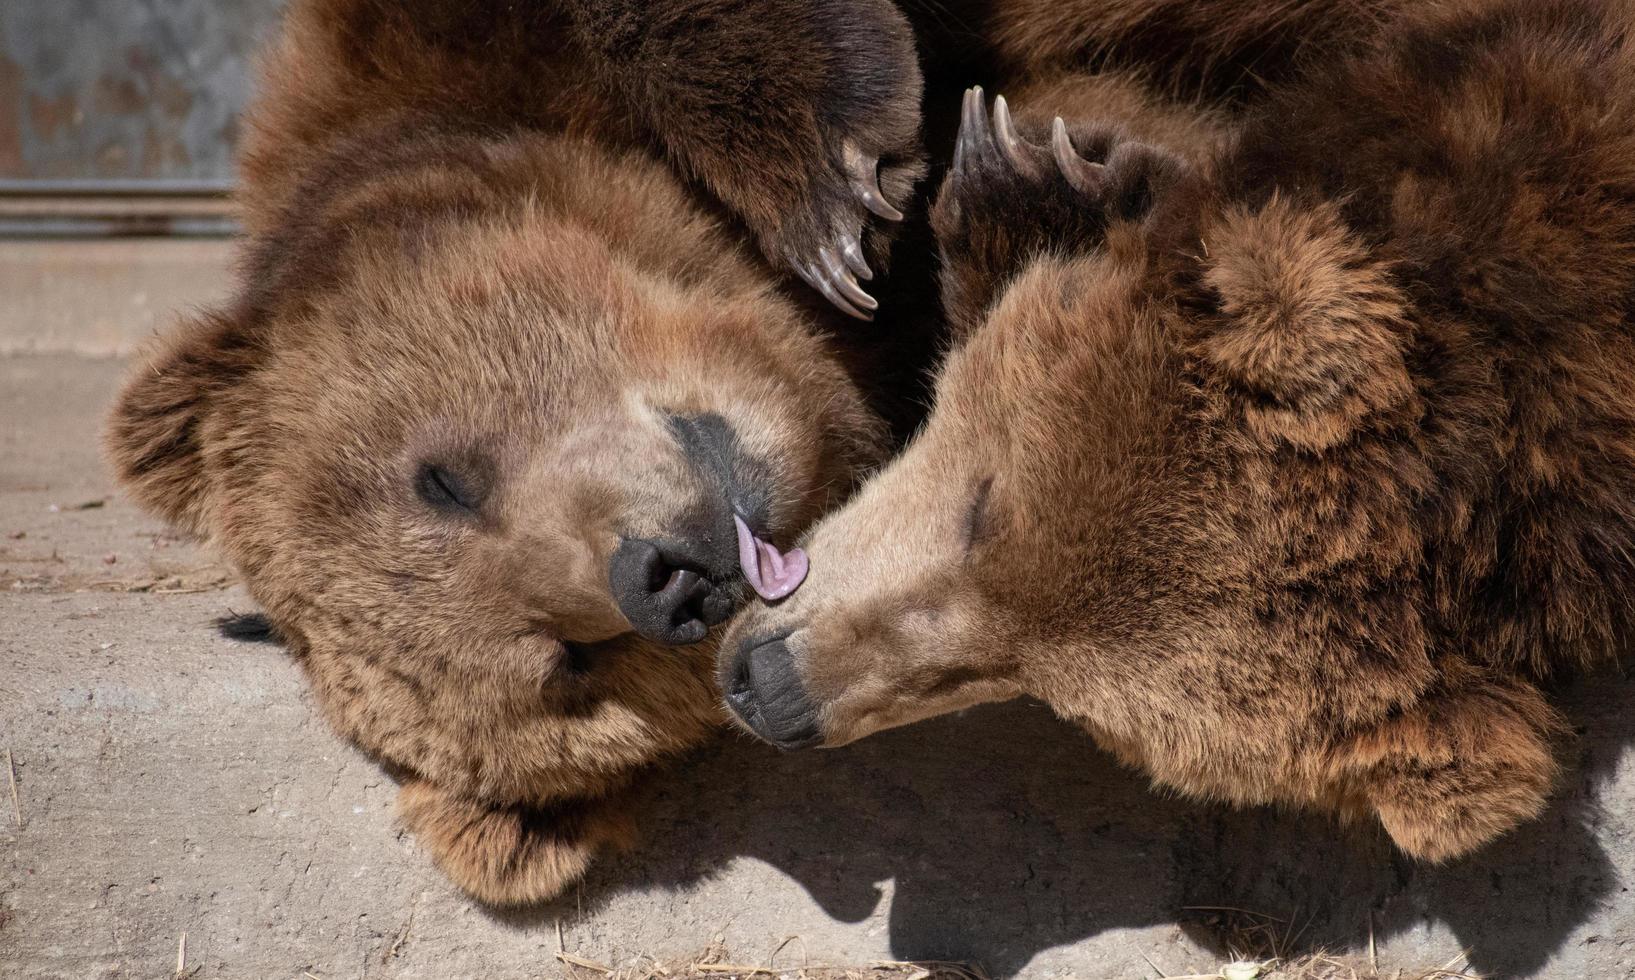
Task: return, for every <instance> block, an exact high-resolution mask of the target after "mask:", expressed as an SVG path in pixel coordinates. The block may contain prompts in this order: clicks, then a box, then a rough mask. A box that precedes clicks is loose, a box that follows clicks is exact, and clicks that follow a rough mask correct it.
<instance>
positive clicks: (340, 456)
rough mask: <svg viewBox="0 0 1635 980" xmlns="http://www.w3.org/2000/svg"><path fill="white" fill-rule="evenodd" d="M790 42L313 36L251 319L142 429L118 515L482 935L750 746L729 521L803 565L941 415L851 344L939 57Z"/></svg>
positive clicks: (345, 12) (256, 223)
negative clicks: (329, 751) (652, 783)
mask: <svg viewBox="0 0 1635 980" xmlns="http://www.w3.org/2000/svg"><path fill="white" fill-rule="evenodd" d="M784 6H786V7H787V8H788V10H787V11H786V14H787V16H783V17H778V18H764V17H761V16H759V15H755V13H754V11H750V10H747V9H745V8H743V7H742V6H741V5H730V4H721V3H716V2H713V0H684V2H678V3H659V4H646V3H614V2H584V3H548V2H543V0H541V2H525V3H511V2H504V3H500V2H495V3H476V4H473V3H469V2H463V0H462V2H450V0H413V2H408V3H402V2H395V0H394V2H386V0H299V2H297V3H295V4H294V5H293V6H292V8H291V10H290V12H289V14H288V19H287V22H286V26H285V31H284V35H283V37H282V39H281V40H280V41H279V42H278V43H277V44H276V45H275V46H274V48H273V49H272V51H271V54H270V57H269V61H268V64H267V69H266V84H265V87H264V90H263V91H262V93H261V95H260V98H259V100H258V102H257V103H256V105H255V106H254V107H253V108H252V110H251V116H250V120H249V133H250V136H249V138H248V139H247V141H246V148H245V154H244V160H243V174H244V183H243V187H242V189H241V197H242V200H243V201H244V204H245V211H246V224H247V228H248V231H249V233H250V234H249V238H248V240H247V243H246V246H245V248H244V254H243V262H242V266H243V275H242V283H241V287H240V290H239V293H238V296H237V298H236V299H235V300H234V301H233V302H232V303H231V304H230V305H228V306H226V307H225V308H222V309H219V310H215V311H212V312H209V313H207V314H204V315H201V316H198V317H194V318H192V319H190V320H189V321H188V322H185V323H183V324H181V325H180V326H179V327H178V328H176V329H174V330H173V331H172V332H171V333H170V334H169V335H168V336H167V337H165V338H163V339H162V340H161V342H160V343H159V344H158V345H157V346H156V347H155V349H154V350H153V351H152V352H151V354H150V356H149V357H148V358H147V359H146V361H145V362H144V363H143V364H141V365H140V366H138V367H137V368H136V369H135V370H134V371H133V373H132V376H131V379H130V381H129V383H128V385H127V387H126V389H125V391H124V392H123V394H122V395H121V397H120V400H119V403H118V405H117V407H116V409H115V411H114V414H113V418H112V421H111V424H110V427H109V433H108V443H109V454H110V456H111V458H112V460H113V462H114V465H115V467H116V469H117V471H118V472H119V475H120V476H121V478H122V479H123V481H124V482H125V484H126V485H127V486H128V487H129V489H130V490H131V491H132V492H133V494H134V495H135V496H136V497H137V498H138V500H139V501H140V502H142V503H143V504H144V505H146V506H147V507H149V508H150V509H152V510H154V511H155V512H157V513H159V514H161V515H163V516H165V517H167V518H169V519H170V520H172V521H174V522H175V523H176V524H178V525H179V526H181V527H183V528H185V529H188V530H190V531H194V532H197V533H199V534H200V535H202V536H204V537H205V538H207V539H208V540H209V541H210V542H212V543H213V544H214V545H215V546H216V547H217V548H218V549H219V550H220V551H221V552H222V553H223V554H224V555H225V556H227V557H228V558H229V559H230V560H231V561H232V562H233V563H234V564H235V565H236V566H237V568H238V569H239V570H240V572H241V573H242V575H243V577H244V580H245V582H246V584H247V585H248V587H249V590H250V592H251V593H252V595H253V596H254V597H255V598H256V600H257V601H258V602H259V603H260V604H261V605H262V606H263V608H264V609H265V614H266V617H267V619H268V621H269V622H270V624H271V626H272V628H273V629H274V630H275V631H276V634H277V635H278V636H279V637H280V638H282V640H283V641H284V642H285V643H286V644H287V645H288V647H289V649H290V651H291V652H292V654H293V655H294V656H296V657H297V658H299V660H300V662H301V663H302V664H303V666H304V668H305V670H306V673H307V675H308V677H309V678H310V680H311V682H312V687H313V690H314V692H315V694H316V700H317V703H318V704H319V706H320V707H321V709H322V711H323V713H324V715H325V717H326V718H327V719H328V720H329V721H330V723H331V724H332V725H333V726H334V727H335V728H336V729H337V730H338V731H339V732H341V733H342V734H343V735H345V736H347V737H348V738H350V739H352V740H354V741H355V742H356V743H357V744H358V745H359V746H361V747H362V748H363V749H365V750H366V751H368V752H370V753H371V754H373V755H374V756H376V757H378V758H379V759H380V760H381V761H382V762H383V763H385V764H386V765H388V766H389V767H390V768H391V770H392V771H393V772H394V773H396V774H397V775H398V777H399V779H400V780H401V782H402V785H403V789H402V796H401V804H402V805H401V811H402V815H403V817H404V819H405V821H406V823H407V824H408V826H409V827H410V829H411V830H413V831H414V832H415V833H416V834H417V836H418V837H419V839H420V840H421V841H422V842H423V844H424V845H425V846H427V848H428V849H429V850H430V852H431V854H432V856H433V857H434V858H435V859H436V860H437V862H438V863H439V864H440V866H441V867H442V868H443V869H444V870H445V871H446V872H447V873H448V874H449V875H450V876H451V877H452V878H453V879H454V880H455V881H456V882H457V883H458V884H459V885H461V886H462V887H464V888H465V889H467V890H468V891H470V892H471V893H472V894H474V895H475V896H477V897H479V898H481V899H484V900H488V901H493V902H519V901H530V900H536V899H541V898H545V897H548V896H550V895H552V894H554V893H556V892H557V891H558V890H560V889H561V888H562V887H563V886H564V885H565V884H567V883H568V882H570V881H572V880H573V879H574V878H576V877H577V876H578V875H579V874H580V873H582V871H583V870H584V868H585V867H586V865H587V863H588V862H589V861H590V859H591V857H592V855H593V854H594V853H595V851H596V850H597V849H598V848H599V847H602V846H604V845H606V844H610V843H617V842H620V841H623V840H625V839H628V837H629V834H630V828H631V823H632V820H633V817H634V814H633V813H632V812H631V810H632V808H631V806H630V804H629V803H627V802H626V801H625V799H624V797H623V795H622V794H624V793H625V791H626V789H627V788H628V787H629V786H630V785H631V782H632V780H633V779H634V778H635V777H636V776H637V774H639V773H640V772H641V771H642V770H643V768H644V767H647V766H650V765H652V764H654V763H655V762H657V761H659V760H662V759H665V758H667V757H670V756H673V755H674V754H676V753H678V752H680V751H683V750H685V749H687V748H689V747H692V746H695V745H698V744H700V743H701V742H702V741H703V740H704V739H706V738H707V737H709V736H710V734H711V733H713V732H715V731H716V730H717V729H718V728H719V726H720V724H721V722H722V721H723V716H722V713H721V710H720V708H719V703H718V696H717V695H716V694H715V692H714V690H713V685H711V683H710V675H711V669H712V665H713V657H712V652H711V646H710V644H709V643H708V642H700V641H705V640H706V637H707V634H708V632H709V630H710V628H711V627H712V626H714V625H716V624H718V623H719V622H721V621H722V620H723V619H724V618H725V617H726V615H727V614H728V613H730V612H731V610H732V608H733V607H734V606H735V605H736V604H738V603H739V602H741V601H742V599H743V598H744V596H745V594H746V592H747V590H746V589H745V587H744V583H743V582H742V578H741V574H740V570H739V558H738V547H737V537H736V531H735V521H740V522H742V523H743V525H744V526H745V527H747V528H750V529H752V533H753V534H755V535H757V536H758V537H759V538H760V539H764V540H765V541H767V542H785V543H786V542H788V541H789V540H791V539H792V538H793V536H794V535H795V534H796V533H797V532H798V531H799V530H800V529H801V528H802V527H804V526H805V525H806V524H808V523H810V522H811V521H812V520H813V519H815V518H816V517H817V516H818V515H819V514H820V513H822V512H824V511H825V510H827V509H830V508H831V507H833V506H834V505H835V504H836V503H838V502H839V501H840V500H841V499H843V498H844V496H845V495H846V494H847V493H848V492H849V491H850V489H851V487H852V486H853V485H854V483H855V481H856V479H857V478H858V476H859V474H861V473H862V472H863V471H864V470H865V469H866V468H868V467H871V466H873V465H876V464H877V463H878V462H879V460H880V459H881V458H882V456H883V453H884V451H885V449H886V447H887V445H888V444H889V433H888V425H887V418H886V416H887V415H888V414H889V411H888V410H887V408H886V405H887V403H888V402H889V401H890V399H891V398H892V397H897V398H901V399H903V400H908V398H909V397H911V393H910V392H898V393H896V394H895V395H893V389H892V385H893V382H890V381H888V380H885V372H880V373H873V374H871V373H870V371H869V366H870V365H871V364H879V363H882V362H886V363H889V364H890V366H891V368H892V369H893V370H899V369H904V368H905V365H904V364H903V363H902V362H903V361H904V360H905V359H906V360H909V361H912V360H913V359H914V358H916V357H917V358H918V359H919V363H923V362H924V359H925V358H926V357H927V356H928V355H929V353H930V348H929V346H928V347H927V348H926V349H925V350H924V351H919V352H912V351H909V349H908V348H907V347H904V348H902V353H901V354H900V355H899V356H887V355H884V354H882V353H880V351H883V350H888V349H892V348H891V347H890V345H891V343H895V341H894V340H888V341H886V342H884V343H882V344H881V345H878V346H874V347H871V346H870V344H871V343H873V339H872V338H871V337H869V336H861V335H855V334H846V333H844V329H845V328H844V327H842V326H840V324H841V323H843V322H845V321H844V320H843V318H842V317H841V316H839V315H838V314H837V313H835V312H834V309H833V307H842V308H845V309H849V310H850V312H852V313H854V314H855V313H859V312H866V310H864V309H860V308H859V304H862V303H864V301H865V300H868V297H866V296H865V297H864V298H863V299H859V298H858V296H857V293H858V292H860V290H859V289H858V288H857V283H858V279H859V278H860V277H863V276H864V275H865V269H866V266H867V265H868V264H870V263H872V264H873V265H874V266H876V267H879V268H883V261H882V260H883V258H884V255H885V241H884V238H883V237H882V236H880V235H878V234H876V233H874V232H872V231H869V230H867V228H866V227H865V224H864V221H865V219H866V218H868V217H869V216H870V215H871V212H882V213H890V212H891V211H892V202H893V201H895V202H897V203H899V204H901V203H905V197H906V195H907V193H908V190H909V187H910V184H911V182H912V181H913V179H914V178H915V176H916V174H917V173H919V170H920V167H921V164H920V161H919V155H918V153H919V151H918V143H917V127H918V98H919V79H918V74H917V67H916V63H915V59H914V54H913V46H912V40H911V38H910V37H909V35H908V33H907V31H908V28H907V26H906V24H905V23H904V22H902V20H901V18H900V17H899V16H898V15H897V14H896V12H895V10H894V9H893V8H892V7H891V6H890V5H889V4H885V3H876V2H872V0H862V2H858V3H842V4H831V5H828V6H825V7H823V8H822V9H815V8H811V7H810V6H809V5H806V4H804V3H801V4H794V3H791V4H786V5H784ZM842 42H843V47H844V52H843V53H844V57H842V56H841V54H842V52H841V50H840V49H839V48H837V47H836V44H837V43H842ZM733 226H736V227H738V228H741V229H743V230H744V231H745V232H747V234H734V232H733V230H732V228H733ZM745 238H747V239H749V240H751V241H753V242H754V243H756V244H758V245H759V246H760V250H761V251H762V252H763V253H764V254H765V255H766V256H767V258H766V259H762V258H761V257H758V256H757V255H756V254H755V250H753V249H746V248H745V247H744V245H743V244H742V242H741V239H745ZM825 262H829V263H831V264H834V265H836V266H838V271H836V270H835V269H832V268H829V267H828V266H826V265H824V263H825ZM820 266H821V268H820ZM784 268H788V269H790V270H791V271H793V272H795V273H798V274H799V275H800V276H802V277H804V278H807V279H809V280H811V281H812V284H813V286H814V287H819V288H820V289H821V290H822V296H820V294H819V292H817V291H815V290H813V289H809V288H808V287H807V286H805V285H802V284H801V283H800V282H799V281H798V280H790V279H788V278H786V277H785V276H784V275H783V274H782V272H781V271H780V270H781V269H784ZM815 268H816V269H817V271H815V272H814V269H815ZM837 288H838V289H840V290H842V291H843V292H844V293H845V295H844V296H842V295H841V293H839V292H836V289H837ZM823 297H828V298H829V299H830V300H832V301H833V302H826V301H825V299H824V298H823ZM837 297H838V298H837ZM869 301H870V302H872V300H869ZM852 336H861V340H860V342H859V343H856V344H851V343H848V342H847V339H848V338H849V337H852Z"/></svg>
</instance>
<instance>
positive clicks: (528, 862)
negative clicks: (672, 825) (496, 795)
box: [398, 780, 635, 905]
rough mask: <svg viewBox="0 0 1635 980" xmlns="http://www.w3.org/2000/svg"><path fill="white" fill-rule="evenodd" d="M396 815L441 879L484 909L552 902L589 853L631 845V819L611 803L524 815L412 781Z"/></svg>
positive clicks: (582, 803)
mask: <svg viewBox="0 0 1635 980" xmlns="http://www.w3.org/2000/svg"><path fill="white" fill-rule="evenodd" d="M398 814H399V816H400V818H401V819H402V821H403V824H404V826H405V827H406V828H407V829H408V830H409V832H410V833H412V834H414V836H415V838H416V839H417V840H419V841H420V844H421V846H423V847H425V848H426V850H427V851H429V852H430V854H431V857H432V860H433V861H435V862H436V864H437V866H438V867H439V868H441V869H442V870H443V873H444V874H446V875H448V876H449V878H450V879H451V880H453V882H454V883H455V884H456V885H458V886H459V887H460V888H461V889H463V890H464V891H466V892H467V893H468V894H470V895H471V896H472V897H473V898H476V899H477V900H479V901H482V902H487V903H489V904H491V905H523V904H528V903H532V902H542V901H545V900H547V899H550V898H553V897H555V896H556V895H558V894H560V893H561V892H562V890H563V889H565V888H567V887H568V886H569V885H571V884H573V883H574V882H575V881H577V880H578V879H579V878H580V877H582V876H583V875H584V873H585V871H586V869H587V868H589V867H590V863H591V861H592V860H593V859H594V858H595V857H596V854H597V852H599V851H601V850H602V849H603V848H606V847H610V846H612V847H628V846H629V845H630V844H631V843H632V842H633V841H634V839H635V825H634V819H633V817H632V815H631V814H630V812H629V811H628V810H627V809H625V808H623V807H621V806H620V805H619V803H618V801H617V800H614V799H609V800H573V801H568V802H563V803H558V804H553V805H551V806H548V807H530V806H521V805H514V804H500V803H488V802H484V801H482V800H475V799H471V798H469V797H465V796H459V795H456V794H453V793H449V792H448V791H446V790H444V789H442V788H441V787H438V786H436V785H433V784H432V783H429V782H426V781H424V780H413V781H410V782H408V783H406V784H404V786H403V789H402V790H401V792H400V793H399V794H398Z"/></svg>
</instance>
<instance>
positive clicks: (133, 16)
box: [0, 0, 283, 186]
mask: <svg viewBox="0 0 1635 980" xmlns="http://www.w3.org/2000/svg"><path fill="white" fill-rule="evenodd" d="M282 5H283V3H282V0H0V180H7V181H11V180H51V181H64V180H104V179H110V178H111V179H118V180H165V181H194V182H205V183H208V184H217V183H221V182H225V181H228V180H230V179H231V177H232V157H233V147H234V144H235V142H236V139H237V119H238V113H239V110H240V109H241V108H242V107H243V105H244V103H245V101H246V99H247V98H248V96H249V92H250V77H251V71H252V65H253V58H254V53H255V51H256V48H257V46H258V45H259V43H260V42H261V41H262V40H264V39H265V38H266V37H267V36H268V34H269V32H270V30H271V29H272V27H273V26H274V24H275V22H276V20H277V15H278V11H279V10H280V8H281V7H282ZM59 186H60V185H59Z"/></svg>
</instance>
